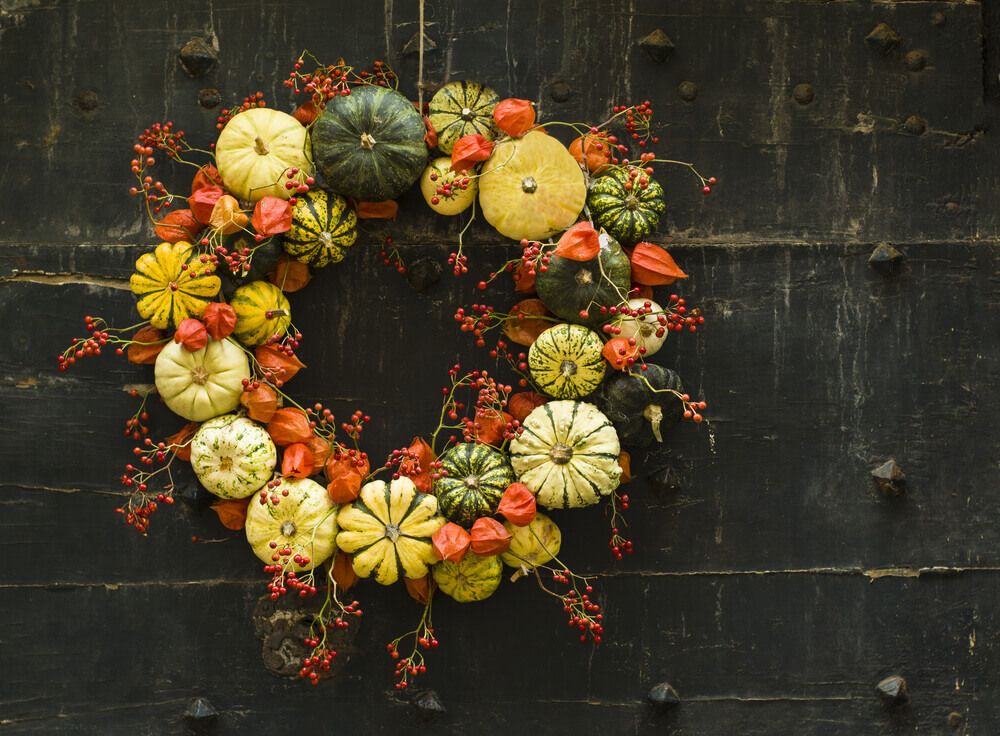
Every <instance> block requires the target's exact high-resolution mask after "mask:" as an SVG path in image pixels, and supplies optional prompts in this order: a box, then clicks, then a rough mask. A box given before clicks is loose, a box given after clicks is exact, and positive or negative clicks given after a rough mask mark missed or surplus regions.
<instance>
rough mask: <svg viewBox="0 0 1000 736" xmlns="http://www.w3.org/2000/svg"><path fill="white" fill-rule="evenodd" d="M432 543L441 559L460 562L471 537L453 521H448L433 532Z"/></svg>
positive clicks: (470, 542)
mask: <svg viewBox="0 0 1000 736" xmlns="http://www.w3.org/2000/svg"><path fill="white" fill-rule="evenodd" d="M431 542H432V543H433V544H434V551H435V552H437V556H438V557H440V558H441V559H442V560H448V561H449V562H461V561H462V559H463V558H464V557H465V553H466V552H468V551H469V545H471V544H472V537H471V536H469V533H468V532H467V531H465V529H463V528H462V527H460V526H459V525H458V524H456V523H455V522H453V521H449V522H448V523H447V524H445V525H444V526H443V527H441V528H440V529H438V530H437V531H436V532H434V536H433V537H431Z"/></svg>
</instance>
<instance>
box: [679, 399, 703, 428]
mask: <svg viewBox="0 0 1000 736" xmlns="http://www.w3.org/2000/svg"><path fill="white" fill-rule="evenodd" d="M680 398H681V401H682V402H683V404H684V415H683V416H684V418H685V419H690V420H691V421H693V422H694V423H695V424H701V423H702V421H703V420H704V417H703V416H702V415H701V413H700V412H703V411H705V409H707V408H708V404H707V403H706V402H704V401H691V396H690V395H688V394H681V397H680Z"/></svg>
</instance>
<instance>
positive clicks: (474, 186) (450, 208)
mask: <svg viewBox="0 0 1000 736" xmlns="http://www.w3.org/2000/svg"><path fill="white" fill-rule="evenodd" d="M465 178H469V183H468V185H466V187H465V189H463V188H462V187H460V186H458V184H456V183H455V181H456V179H465ZM445 185H448V186H450V187H451V193H450V194H448V195H444V194H438V189H439V188H440V187H442V186H445ZM478 191H479V184H478V180H477V179H475V178H474V177H471V178H470V177H468V173H465V174H456V173H455V171H454V170H453V169H452V168H451V159H450V158H448V157H447V156H442V157H441V158H436V159H434V160H433V161H431V162H430V163H429V164H428V165H427V168H426V169H424V173H423V176H421V177H420V193H421V194H423V195H424V201H425V202H427V206H428V207H430V208H431V209H432V210H434V211H435V212H437V213H438V214H439V215H447V216H449V217H450V216H452V215H458V214H461V213H462V212H465V211H466V210H467V209H469V207H471V206H472V203H473V202H475V201H476V192H478ZM435 199H436V200H437V202H435V201H434V200H435Z"/></svg>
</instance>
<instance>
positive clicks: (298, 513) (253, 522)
mask: <svg viewBox="0 0 1000 736" xmlns="http://www.w3.org/2000/svg"><path fill="white" fill-rule="evenodd" d="M285 491H288V495H287V496H286V495H284V493H285ZM272 496H273V497H276V498H277V499H278V503H274V502H273V501H271V500H270V499H271V497H272ZM337 509H338V506H337V504H335V503H334V502H333V501H331V500H330V497H329V496H328V495H327V493H326V489H325V488H324V487H323V486H321V485H320V484H319V483H317V482H316V481H314V480H309V479H308V478H282V479H281V484H280V485H279V486H278V487H277V488H274V489H273V490H272V491H271V493H270V494H268V498H267V499H266V500H264V502H263V503H261V500H260V498H259V497H258V498H252V499H250V505H249V506H247V524H246V533H247V542H249V543H250V546H251V547H252V548H253V551H254V554H255V555H257V557H259V558H260V559H261V560H262V561H263V562H265V563H267V564H268V565H273V564H275V561H274V559H273V556H274V554H275V552H276V550H280V549H283V548H288V549H291V551H292V552H291V554H290V555H286V556H285V557H286V559H287V560H288V562H287V564H288V567H289V568H290V569H294V570H296V571H299V572H301V571H303V570H311V569H312V568H314V567H316V566H317V565H321V564H323V563H324V562H326V560H328V559H329V558H330V555H332V554H333V551H334V549H336V538H337ZM272 542H274V543H275V544H276V547H274V548H272V547H271V543H272ZM296 555H300V556H302V557H304V558H306V559H308V560H309V562H308V563H306V564H304V565H303V564H300V563H297V562H295V560H294V558H295V556H296Z"/></svg>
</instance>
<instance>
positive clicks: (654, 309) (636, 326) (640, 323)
mask: <svg viewBox="0 0 1000 736" xmlns="http://www.w3.org/2000/svg"><path fill="white" fill-rule="evenodd" d="M647 304H648V305H649V307H648V310H647V307H646V305H647ZM628 306H629V309H630V310H632V311H636V310H642V311H644V312H645V313H644V314H640V315H638V316H635V317H632V316H628V317H620V318H618V319H617V320H615V325H616V326H617V327H618V328H619V329H620V330H621V332H620V333H619V334H618V337H624V338H625V339H626V340H628V339H630V338H634V339H635V342H636V345H637V346H638V347H640V348H645V350H646V352H645V353H643V355H645V357H647V358H648V357H650V356H651V355H655V354H656V353H658V352H659V351H660V348H662V347H663V343H665V342H666V341H667V335H668V334H670V333H669V332H668V331H667V328H666V327H665V326H664V325H661V324H660V322H659V320H660V317H661V313H662V312H663V307H661V306H660V305H659V304H657V303H656V302H654V301H653V300H652V299H629V300H628ZM658 333H660V334H658Z"/></svg>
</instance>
